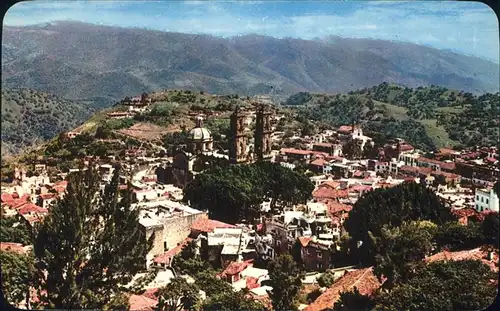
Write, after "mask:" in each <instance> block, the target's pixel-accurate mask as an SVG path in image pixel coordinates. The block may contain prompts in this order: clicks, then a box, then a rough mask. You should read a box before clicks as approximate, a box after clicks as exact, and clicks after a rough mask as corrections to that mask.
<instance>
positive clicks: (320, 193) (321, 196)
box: [312, 184, 349, 201]
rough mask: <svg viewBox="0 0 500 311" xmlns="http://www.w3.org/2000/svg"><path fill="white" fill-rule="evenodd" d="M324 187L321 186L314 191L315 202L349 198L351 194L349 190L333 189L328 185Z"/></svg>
mask: <svg viewBox="0 0 500 311" xmlns="http://www.w3.org/2000/svg"><path fill="white" fill-rule="evenodd" d="M323 185H324V184H321V185H319V187H318V188H317V189H316V190H314V191H313V193H312V196H313V198H314V199H315V200H318V201H321V200H336V199H346V198H348V197H349V192H348V191H347V190H340V189H333V188H332V187H330V186H328V185H325V186H323Z"/></svg>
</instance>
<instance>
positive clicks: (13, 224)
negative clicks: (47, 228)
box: [0, 214, 34, 245]
mask: <svg viewBox="0 0 500 311" xmlns="http://www.w3.org/2000/svg"><path fill="white" fill-rule="evenodd" d="M33 240H34V237H33V230H32V229H31V228H29V227H28V224H27V223H26V221H25V220H24V219H21V217H20V216H18V215H16V216H11V217H5V216H4V215H3V214H2V215H1V216H0V241H2V242H12V243H21V244H23V245H31V244H33Z"/></svg>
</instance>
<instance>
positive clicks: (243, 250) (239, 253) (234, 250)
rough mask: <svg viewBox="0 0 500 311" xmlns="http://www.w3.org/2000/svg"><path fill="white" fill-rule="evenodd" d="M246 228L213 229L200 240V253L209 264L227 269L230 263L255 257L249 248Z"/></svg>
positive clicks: (253, 250)
mask: <svg viewBox="0 0 500 311" xmlns="http://www.w3.org/2000/svg"><path fill="white" fill-rule="evenodd" d="M248 231H249V230H247V229H246V228H238V227H236V228H215V229H214V230H213V232H209V233H208V234H207V238H206V239H202V244H201V245H202V252H203V255H205V256H206V258H207V259H208V261H209V262H213V263H216V264H220V266H221V267H223V268H225V267H227V266H228V265H229V264H230V263H231V262H233V261H238V260H241V259H245V260H246V259H249V258H255V257H256V250H255V249H252V248H250V247H249V244H250V241H251V240H252V238H251V237H250V235H249V232H248Z"/></svg>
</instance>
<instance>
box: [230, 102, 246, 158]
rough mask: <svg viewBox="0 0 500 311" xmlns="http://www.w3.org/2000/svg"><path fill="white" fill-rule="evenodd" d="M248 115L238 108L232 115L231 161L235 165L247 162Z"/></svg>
mask: <svg viewBox="0 0 500 311" xmlns="http://www.w3.org/2000/svg"><path fill="white" fill-rule="evenodd" d="M245 117H246V114H245V113H244V112H243V110H242V109H241V108H240V107H237V108H236V109H235V111H234V112H233V114H232V115H231V140H230V147H229V161H230V162H231V163H233V164H236V163H244V162H246V161H247V144H248V142H247V136H246V133H245Z"/></svg>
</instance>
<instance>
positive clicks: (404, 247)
mask: <svg viewBox="0 0 500 311" xmlns="http://www.w3.org/2000/svg"><path fill="white" fill-rule="evenodd" d="M436 230H437V226H436V225H435V224H433V223H432V222H429V221H421V222H410V223H403V224H402V225H401V226H400V227H396V228H390V227H389V226H387V225H385V226H384V227H383V228H382V235H381V236H380V237H379V238H376V245H375V247H376V249H377V255H376V256H375V262H376V265H375V270H374V273H375V275H377V276H378V277H379V279H382V277H386V278H387V280H386V281H385V282H384V286H386V287H388V288H391V287H392V286H393V285H394V284H395V283H396V282H406V280H407V279H408V277H409V275H410V274H411V272H412V269H414V267H415V263H418V262H420V261H422V260H423V259H424V258H425V256H427V255H429V254H430V253H431V251H432V250H433V248H434V246H433V244H432V241H433V237H434V234H435V232H436Z"/></svg>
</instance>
